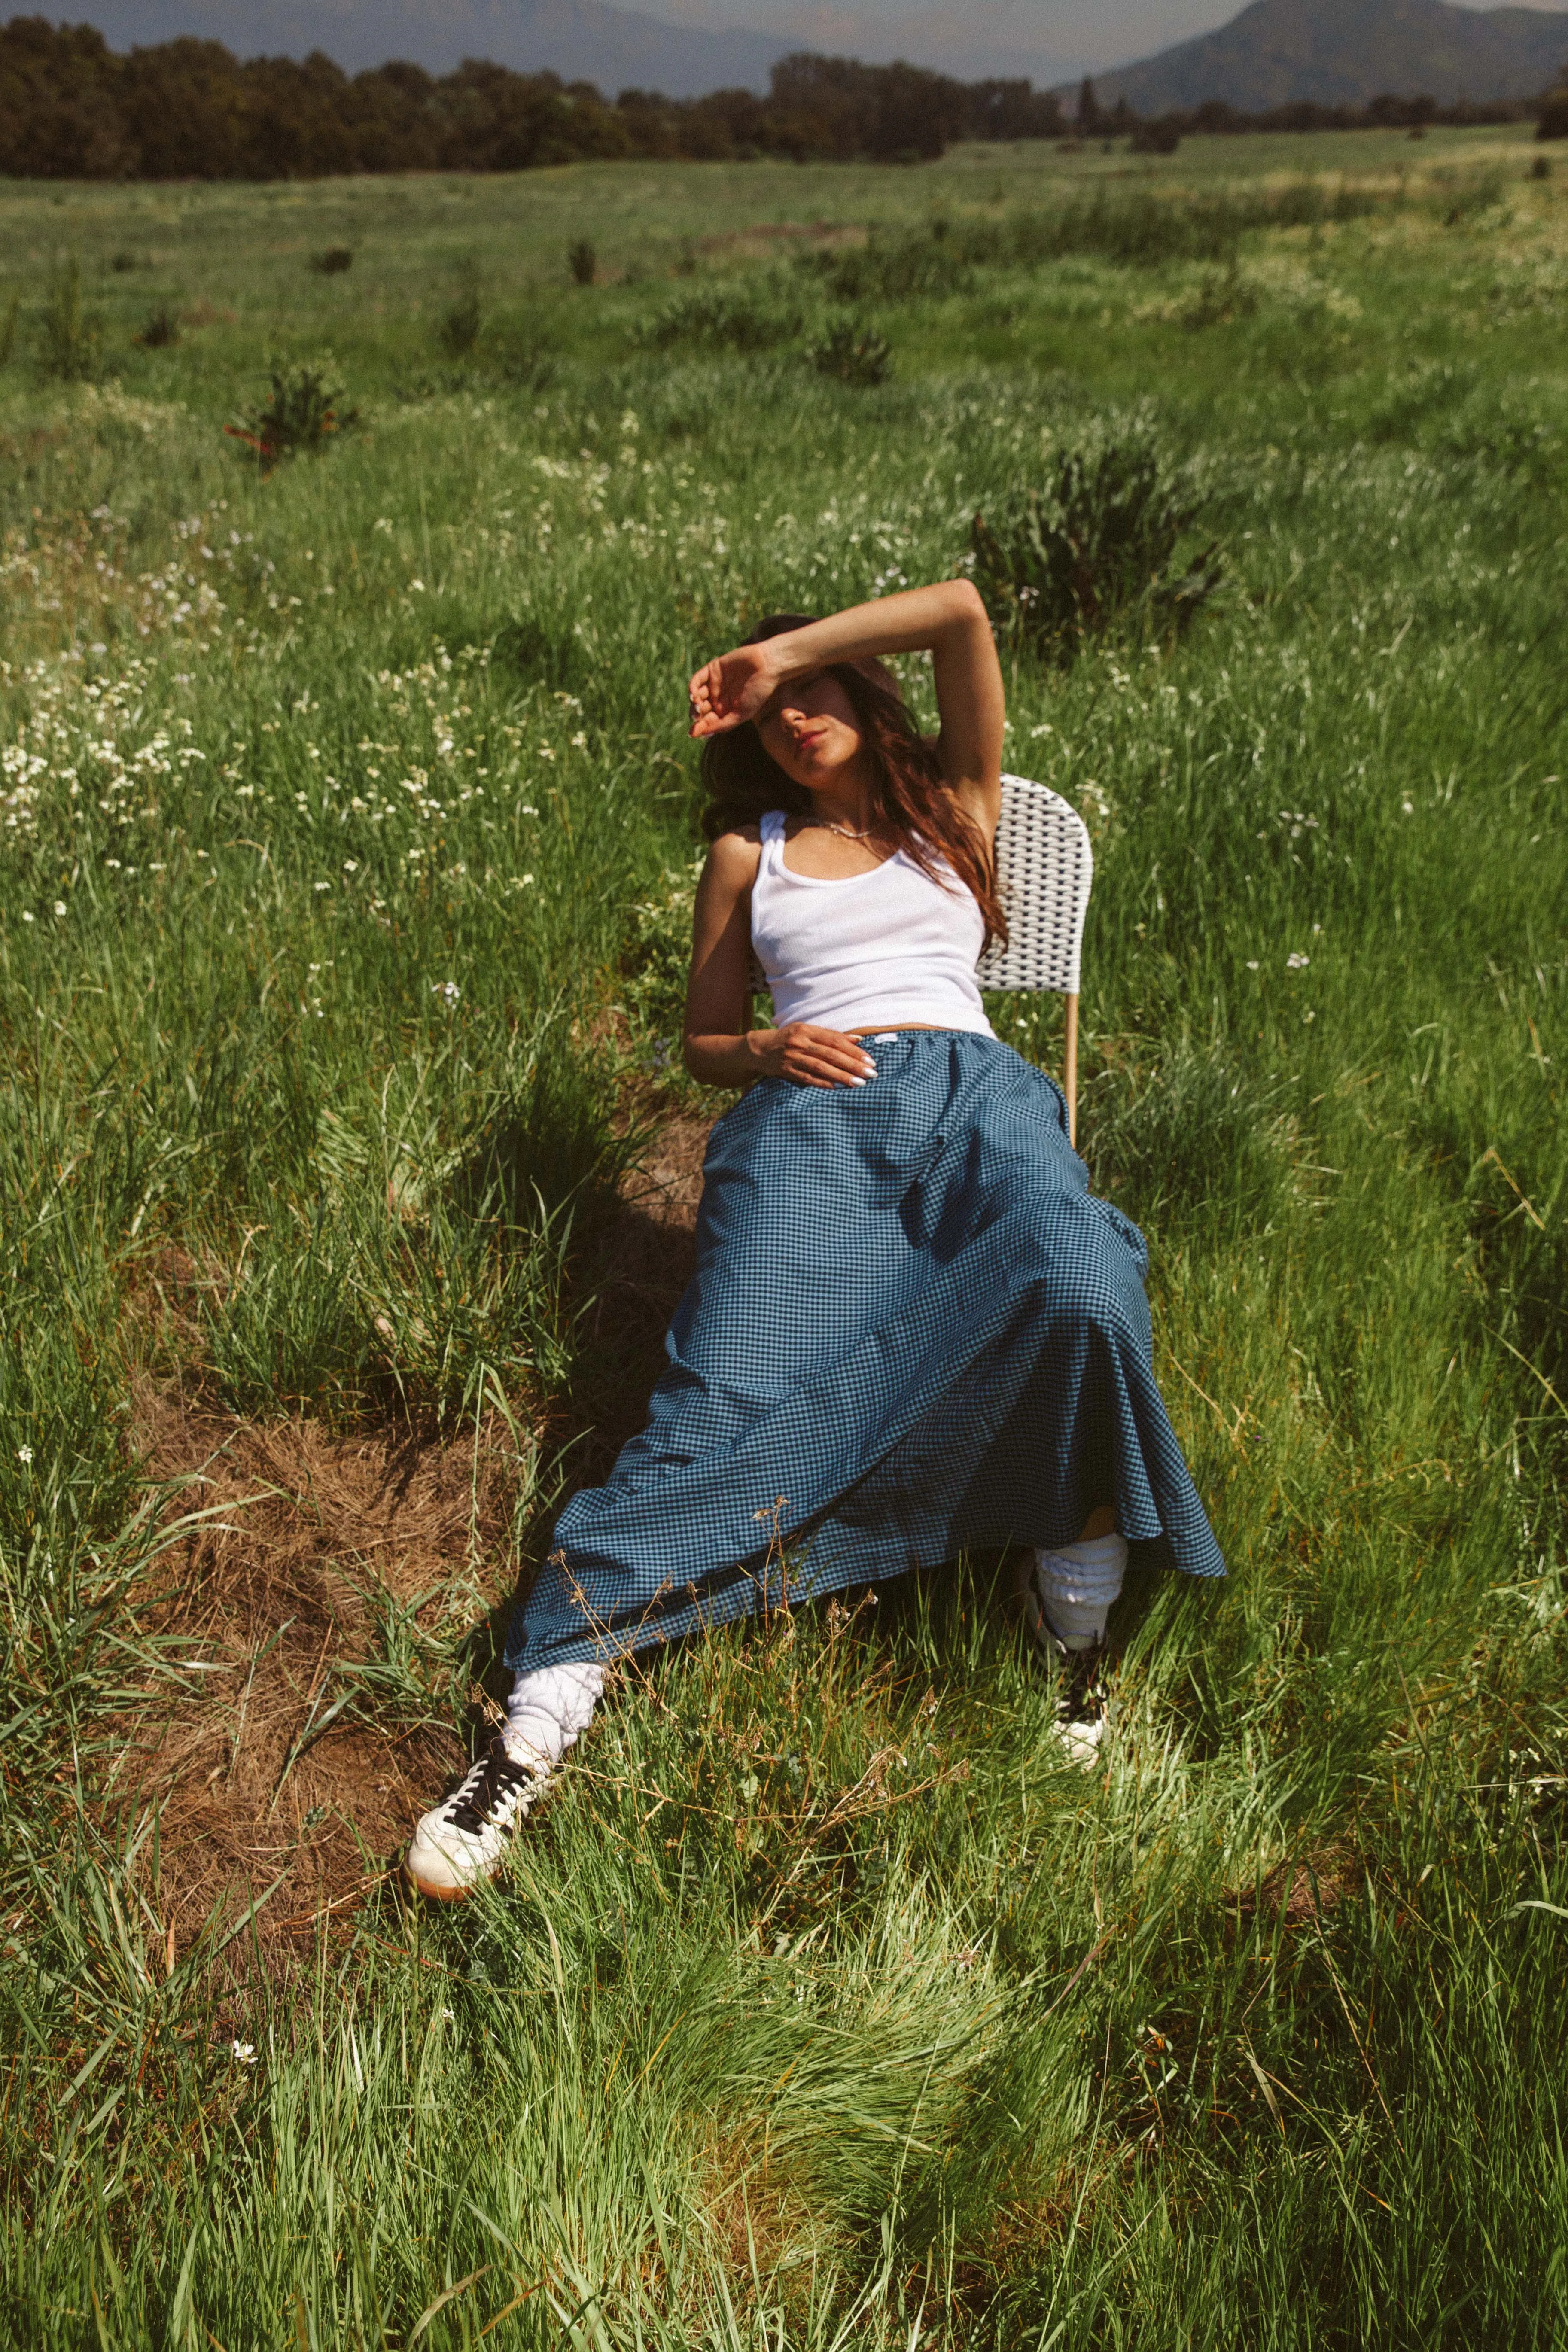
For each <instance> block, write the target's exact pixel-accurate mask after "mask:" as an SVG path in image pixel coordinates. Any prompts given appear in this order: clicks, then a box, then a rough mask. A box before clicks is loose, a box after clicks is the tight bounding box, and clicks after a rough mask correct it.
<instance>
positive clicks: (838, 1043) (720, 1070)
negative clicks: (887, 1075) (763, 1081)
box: [683, 1021, 877, 1087]
mask: <svg viewBox="0 0 1568 2352" xmlns="http://www.w3.org/2000/svg"><path fill="white" fill-rule="evenodd" d="M683 1058H684V1060H685V1063H686V1066H687V1068H688V1070H689V1072H690V1074H691V1076H693V1077H694V1078H695V1079H696V1080H697V1082H698V1084H699V1085H700V1086H704V1087H747V1086H750V1085H751V1083H752V1080H753V1079H754V1078H791V1079H793V1080H794V1082H795V1085H796V1086H800V1087H863V1086H865V1085H866V1083H867V1081H868V1079H871V1078H874V1077H875V1076H876V1075H877V1065H876V1063H875V1062H874V1061H873V1060H872V1059H871V1056H870V1055H869V1054H868V1052H867V1050H866V1048H865V1046H864V1045H863V1044H862V1043H861V1041H860V1039H859V1038H858V1037H852V1036H847V1035H846V1034H845V1033H844V1031H843V1030H842V1029H819V1028H817V1027H816V1024H814V1023H812V1022H810V1021H791V1022H789V1023H787V1024H786V1025H785V1026H784V1028H783V1029H748V1030H747V1032H746V1034H745V1035H744V1036H742V1037H736V1036H730V1035H726V1034H724V1033H722V1032H719V1033H717V1034H713V1033H709V1032H706V1031H700V1032H698V1033H697V1034H693V1033H692V1032H691V1031H690V1030H688V1031H687V1033H686V1045H685V1052H684V1056H683Z"/></svg>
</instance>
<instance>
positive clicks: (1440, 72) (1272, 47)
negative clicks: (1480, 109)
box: [1094, 0, 1568, 115]
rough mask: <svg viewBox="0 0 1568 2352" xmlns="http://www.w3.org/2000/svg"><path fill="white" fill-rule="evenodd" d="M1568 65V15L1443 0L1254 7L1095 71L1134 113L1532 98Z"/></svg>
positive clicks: (1099, 84) (1309, 1)
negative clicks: (1214, 103)
mask: <svg viewBox="0 0 1568 2352" xmlns="http://www.w3.org/2000/svg"><path fill="white" fill-rule="evenodd" d="M1565 68H1568V14H1564V13H1563V12H1560V11H1555V10H1553V11H1551V12H1548V11H1547V10H1545V9H1542V8H1488V9H1484V10H1482V9H1478V8H1454V7H1450V6H1448V5H1447V0H1252V5H1251V7H1249V8H1244V9H1243V10H1242V12H1241V14H1240V16H1235V17H1233V18H1232V19H1231V21H1230V23H1229V24H1228V25H1222V26H1220V28H1219V30H1218V32H1216V33H1204V34H1201V35H1200V36H1199V37H1198V38H1197V39H1196V40H1193V41H1179V42H1178V43H1177V44H1176V46H1175V47H1174V48H1171V49H1162V50H1161V51H1160V53H1159V55H1158V56H1157V57H1152V58H1141V59H1140V60H1139V61H1138V62H1137V63H1136V64H1135V65H1130V66H1122V67H1121V68H1119V69H1118V70H1117V71H1115V72H1111V73H1103V74H1096V75H1095V77H1094V91H1095V96H1096V97H1097V98H1098V99H1099V100H1100V103H1101V104H1102V105H1104V104H1107V103H1114V101H1115V100H1117V99H1119V98H1125V99H1126V100H1127V103H1128V105H1129V106H1131V108H1132V109H1133V110H1135V112H1137V113H1139V114H1145V115H1147V114H1163V113H1164V112H1165V111H1166V110H1167V109H1168V108H1173V107H1182V108H1185V107H1194V106H1201V105H1202V104H1203V102H1204V100H1205V99H1210V98H1218V99H1223V100H1225V101H1226V104H1227V105H1229V106H1234V107H1236V108H1237V109H1239V110H1241V111H1242V112H1244V113H1256V112H1259V111H1261V110H1264V109H1265V108H1268V107H1271V106H1289V104H1290V103H1291V102H1292V101H1293V100H1300V99H1308V100H1313V101H1315V102H1316V103H1317V104H1318V105H1320V106H1342V105H1351V106H1354V105H1364V103H1365V102H1366V100H1368V99H1373V98H1376V97H1378V96H1379V95H1380V94H1381V93H1382V92H1384V91H1385V90H1386V91H1390V92H1392V93H1393V94H1394V95H1395V96H1397V97H1402V98H1415V97H1417V96H1420V97H1427V98H1435V99H1436V100H1438V102H1439V104H1441V105H1451V104H1452V103H1453V102H1454V101H1455V100H1460V99H1472V100H1482V99H1491V98H1533V97H1535V96H1536V94H1537V93H1538V92H1539V91H1541V90H1543V89H1547V88H1549V87H1550V85H1551V84H1552V82H1553V81H1555V80H1556V79H1557V77H1558V75H1559V74H1560V73H1562V72H1563V70H1564V69H1565Z"/></svg>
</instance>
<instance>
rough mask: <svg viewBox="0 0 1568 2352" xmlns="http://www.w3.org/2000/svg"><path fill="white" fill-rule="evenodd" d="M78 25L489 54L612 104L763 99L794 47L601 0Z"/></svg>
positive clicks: (100, 0)
mask: <svg viewBox="0 0 1568 2352" xmlns="http://www.w3.org/2000/svg"><path fill="white" fill-rule="evenodd" d="M82 18H85V19H86V20H87V21H89V22H90V23H91V24H93V25H96V26H97V27H98V29H99V31H100V33H101V34H102V35H103V37H104V38H105V40H106V41H107V42H108V43H109V46H110V48H111V49H129V48H132V47H140V48H147V47H151V46H152V45H153V43H154V42H157V41H172V40H174V39H176V38H177V37H179V36H180V35H182V34H195V35H196V36H197V37H200V38H201V39H203V40H208V41H221V42H222V43H223V45H224V47H226V48H227V49H231V50H232V51H233V52H234V54H235V56H236V57H237V58H256V57H290V58H303V57H308V56H309V55H310V51H311V50H312V49H321V50H324V51H325V53H326V55H327V56H328V57H330V58H334V59H335V60H336V62H337V63H338V64H339V65H341V66H342V67H344V68H346V69H347V71H349V72H350V73H358V72H359V71H360V70H361V69H362V68H363V67H366V66H379V65H384V64H385V62H386V60H387V59H388V58H407V59H408V60H409V61H410V62H411V63H413V64H415V65H419V66H424V67H425V68H426V69H427V70H428V71H429V72H431V73H450V72H451V70H452V68H453V67H454V66H458V65H461V63H462V61H463V59H464V58H489V60H490V62H491V63H492V64H495V65H502V66H510V67H511V68H513V70H514V71H516V72H519V73H542V72H544V71H546V70H549V71H551V72H553V73H558V74H560V75H561V76H562V78H563V79H564V80H566V81H591V82H596V83H597V84H598V86H599V88H600V89H602V90H604V91H605V93H606V94H607V95H609V96H611V97H613V96H614V95H615V94H616V91H617V90H622V89H657V90H659V91H661V92H662V93H663V95H664V96H665V97H666V98H698V97H700V96H701V95H702V94H703V93H704V92H705V91H708V90H710V89H754V90H757V91H758V92H763V91H765V90H766V89H767V86H768V71H769V68H770V67H771V66H772V65H773V61H774V60H775V58H782V57H784V56H785V55H786V54H787V53H788V51H789V50H790V49H792V48H794V47H798V46H799V45H798V43H795V42H792V41H787V40H782V39H773V38H772V37H770V36H769V35H767V34H766V33H752V32H742V31H734V32H723V33H710V32H703V31H700V30H697V29H695V28H693V27H691V26H685V25H671V24H667V23H666V22H665V20H664V19H663V18H662V17H660V16H646V15H644V14H643V12H642V11H641V10H640V9H631V8H614V7H611V6H610V5H608V0H83V5H82V7H81V11H80V17H79V18H78V19H77V20H76V21H80V20H81V19H82Z"/></svg>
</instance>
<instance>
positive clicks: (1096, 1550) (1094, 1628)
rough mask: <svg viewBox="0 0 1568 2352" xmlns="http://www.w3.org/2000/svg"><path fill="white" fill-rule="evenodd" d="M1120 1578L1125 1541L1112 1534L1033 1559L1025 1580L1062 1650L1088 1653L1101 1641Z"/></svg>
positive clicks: (1124, 1567) (1124, 1570)
mask: <svg viewBox="0 0 1568 2352" xmlns="http://www.w3.org/2000/svg"><path fill="white" fill-rule="evenodd" d="M1126 1573H1127V1542H1126V1538H1124V1537H1122V1536H1119V1535H1115V1534H1112V1535H1109V1536H1089V1537H1087V1538H1085V1539H1084V1540H1083V1541H1082V1542H1081V1543H1070V1544H1063V1545H1062V1546H1061V1548H1060V1549H1059V1550H1057V1551H1037V1553H1036V1554H1035V1570H1034V1576H1033V1578H1032V1580H1031V1581H1032V1582H1033V1585H1034V1588H1035V1591H1036V1593H1037V1597H1038V1600H1039V1604H1040V1607H1041V1609H1042V1611H1043V1612H1044V1613H1045V1618H1046V1622H1047V1624H1048V1626H1049V1627H1050V1630H1051V1632H1052V1633H1054V1634H1055V1635H1056V1637H1057V1639H1058V1642H1059V1643H1061V1645H1062V1647H1063V1649H1064V1650H1089V1649H1092V1648H1093V1647H1094V1645H1095V1643H1097V1642H1103V1641H1104V1639H1105V1621H1106V1618H1107V1616H1108V1615H1109V1613H1110V1607H1111V1604H1112V1602H1113V1601H1115V1600H1116V1598H1117V1596H1118V1594H1119V1593H1120V1592H1121V1580H1122V1578H1123V1577H1124V1576H1125V1575H1126Z"/></svg>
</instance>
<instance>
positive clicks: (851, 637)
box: [768, 580, 991, 678]
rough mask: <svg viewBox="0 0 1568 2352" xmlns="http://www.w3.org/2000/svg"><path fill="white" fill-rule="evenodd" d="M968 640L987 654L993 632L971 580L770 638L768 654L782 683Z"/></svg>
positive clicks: (906, 592)
mask: <svg viewBox="0 0 1568 2352" xmlns="http://www.w3.org/2000/svg"><path fill="white" fill-rule="evenodd" d="M970 635H974V636H976V637H978V638H981V639H983V640H984V644H985V646H986V647H987V648H989V646H990V640H991V627H990V623H989V621H988V620H987V619H986V616H985V607H984V604H983V603H982V602H981V598H980V592H979V590H978V589H977V588H976V587H975V585H974V583H973V581H970V580H939V581H937V582H935V583H933V584H932V585H931V587H929V588H904V589H900V592H899V593H898V594H897V595H896V596H880V597H879V598H878V599H877V601H876V602H875V603H874V604H852V605H851V606H850V607H849V608H848V610H847V612H843V613H834V614H831V615H830V616H829V617H828V618H827V619H826V621H813V622H811V623H810V624H809V625H808V626H807V627H805V628H804V629H792V630H790V632H789V633H788V635H785V636H779V637H774V638H773V640H772V641H771V643H770V646H769V648H768V650H769V652H770V653H771V654H772V655H773V657H774V660H775V662H776V663H777V665H778V671H779V675H780V676H781V677H784V678H788V677H805V675H807V673H808V672H810V671H812V670H816V669H823V668H826V667H827V665H828V664H829V663H831V662H840V661H858V660H861V659H864V658H865V657H866V656H868V655H877V654H909V653H935V652H936V651H937V650H938V649H939V647H941V646H943V645H945V644H950V643H955V642H958V641H961V640H962V639H963V638H965V637H967V636H970Z"/></svg>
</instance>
